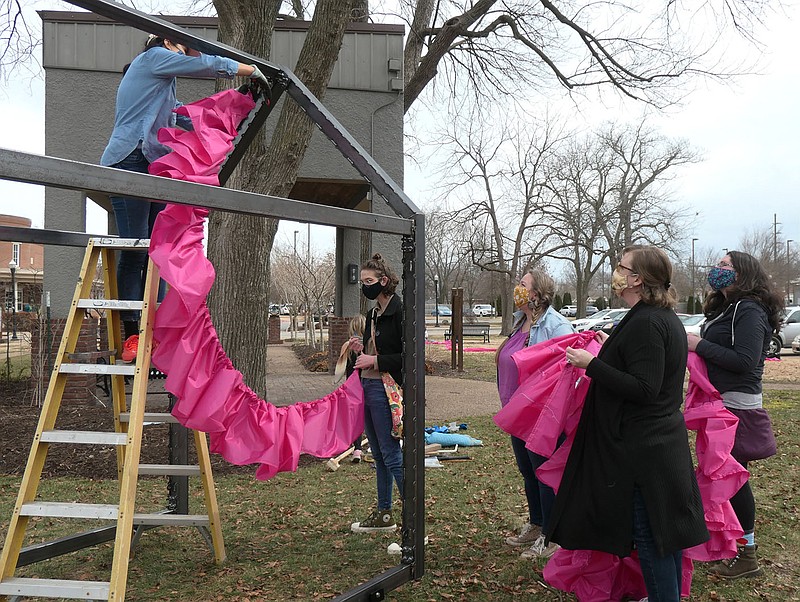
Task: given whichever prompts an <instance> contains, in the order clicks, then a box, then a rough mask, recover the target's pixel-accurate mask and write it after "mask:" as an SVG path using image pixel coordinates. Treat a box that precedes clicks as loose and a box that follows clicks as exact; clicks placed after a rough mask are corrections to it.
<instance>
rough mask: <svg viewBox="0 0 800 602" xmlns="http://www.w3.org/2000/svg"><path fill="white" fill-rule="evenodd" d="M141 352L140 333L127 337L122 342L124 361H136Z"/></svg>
mask: <svg viewBox="0 0 800 602" xmlns="http://www.w3.org/2000/svg"><path fill="white" fill-rule="evenodd" d="M138 352H139V335H138V334H134V335H131V336H129V337H128V338H127V339H125V342H124V343H122V361H123V362H126V363H131V362H135V361H136V354H137V353H138Z"/></svg>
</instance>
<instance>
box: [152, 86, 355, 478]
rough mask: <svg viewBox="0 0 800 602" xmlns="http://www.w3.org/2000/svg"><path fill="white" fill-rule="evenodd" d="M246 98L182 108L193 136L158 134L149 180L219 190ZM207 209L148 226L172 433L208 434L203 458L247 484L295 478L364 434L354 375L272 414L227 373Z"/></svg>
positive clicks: (217, 98)
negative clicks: (242, 472) (249, 470)
mask: <svg viewBox="0 0 800 602" xmlns="http://www.w3.org/2000/svg"><path fill="white" fill-rule="evenodd" d="M253 107H254V103H253V100H252V98H250V97H249V96H246V95H244V94H241V93H239V92H238V91H236V90H226V91H224V92H220V93H219V94H215V95H214V96H211V97H209V98H204V99H202V100H200V101H198V102H195V103H192V104H189V105H185V106H183V107H180V108H179V109H177V112H179V113H181V114H183V115H186V116H188V117H190V118H191V119H192V123H193V124H194V131H192V132H186V131H183V130H178V129H162V130H160V131H159V135H158V139H159V141H160V142H162V143H163V144H166V145H167V146H169V147H170V148H172V149H173V152H172V153H170V154H168V155H166V156H164V157H162V158H161V159H159V160H157V161H155V162H153V164H152V165H151V166H150V173H151V174H153V175H159V176H164V177H169V178H173V179H179V180H187V181H190V182H199V183H203V184H211V185H219V178H218V172H219V168H220V166H221V165H222V163H223V161H224V160H225V157H226V156H227V154H228V152H230V150H231V147H232V141H233V138H234V137H235V136H236V128H237V126H238V124H239V123H240V122H241V121H242V119H244V117H246V116H247V114H248V113H249V112H250V111H251V110H252V108H253ZM207 216H208V210H207V209H202V208H198V207H190V206H184V205H174V204H169V205H168V206H167V208H166V209H165V210H164V211H162V212H161V213H160V214H159V215H158V218H157V219H156V223H155V225H154V227H153V234H152V236H151V240H150V257H151V258H152V259H153V262H154V263H155V264H156V265H157V266H158V268H159V270H160V272H161V277H162V278H163V279H164V280H166V281H167V282H168V283H169V285H170V289H169V291H168V292H167V295H166V297H165V298H164V301H163V302H162V303H161V305H160V307H159V308H158V311H157V312H156V320H155V327H154V330H153V338H154V340H155V343H156V347H155V351H154V352H153V364H154V365H155V366H156V367H157V368H158V369H159V370H161V371H162V372H164V373H165V374H166V375H167V379H166V382H165V388H166V389H167V391H169V392H170V393H173V394H174V395H175V396H176V397H177V402H176V403H175V407H174V409H173V412H172V413H173V415H174V416H175V417H176V418H178V420H179V421H180V422H181V424H183V425H185V426H187V427H189V428H191V429H195V430H198V431H203V432H206V433H209V438H210V449H211V451H213V452H215V453H219V454H221V455H222V456H223V457H224V458H225V459H226V460H227V461H228V462H231V463H233V464H254V463H258V464H260V465H261V466H260V467H259V468H258V470H257V471H256V478H258V479H262V480H266V479H269V478H271V477H273V476H275V474H277V473H278V472H282V471H294V470H296V469H297V464H298V461H299V458H300V454H301V453H307V454H311V455H314V456H318V457H328V456H332V455H334V454H336V453H338V452H340V451H342V450H343V449H345V448H347V447H348V446H349V445H350V444H351V443H352V442H353V441H354V440H355V438H356V437H357V436H359V435H360V434H361V433H362V432H363V430H364V409H363V405H364V401H363V390H362V388H361V384H360V382H359V380H358V375H357V374H354V375H353V376H351V377H350V378H349V379H347V381H345V383H344V384H343V385H342V386H341V387H339V388H338V389H337V390H336V391H334V392H333V393H331V394H329V395H326V396H325V397H323V398H322V399H318V400H315V401H308V402H303V403H296V404H294V405H291V406H286V407H276V406H274V405H272V404H270V403H268V402H266V401H264V400H263V399H260V398H259V397H258V396H257V395H256V394H255V393H254V392H253V391H252V390H251V389H250V388H249V387H248V386H247V385H245V384H244V382H243V379H242V374H241V372H239V371H238V370H236V368H234V366H233V364H232V363H231V361H230V359H229V358H228V356H227V355H226V353H225V351H224V349H223V348H222V345H221V344H220V342H219V338H218V336H217V332H216V330H215V329H214V325H213V323H212V322H211V316H210V314H209V311H208V307H207V306H206V297H207V295H208V291H209V290H210V289H211V285H212V284H213V282H214V278H215V273H214V267H213V266H212V265H211V263H210V262H209V261H208V260H207V259H206V257H205V254H204V251H203V224H204V221H205V218H206V217H207Z"/></svg>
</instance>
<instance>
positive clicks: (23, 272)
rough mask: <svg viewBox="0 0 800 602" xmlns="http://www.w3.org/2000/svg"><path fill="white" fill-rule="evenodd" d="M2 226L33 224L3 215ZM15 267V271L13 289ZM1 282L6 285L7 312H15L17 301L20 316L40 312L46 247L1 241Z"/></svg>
mask: <svg viewBox="0 0 800 602" xmlns="http://www.w3.org/2000/svg"><path fill="white" fill-rule="evenodd" d="M0 226H12V227H14V228H30V227H31V220H30V219H28V218H27V217H18V216H15V215H0ZM12 262H13V263H12ZM12 266H13V267H14V278H13V280H14V283H13V286H12V278H11V268H12ZM0 278H1V279H2V282H3V298H4V303H3V308H4V309H5V310H6V311H11V309H12V303H13V299H14V298H16V302H17V307H16V310H17V311H18V312H22V311H35V310H36V309H38V307H39V305H40V303H41V300H42V282H43V279H44V247H43V246H42V245H34V244H30V243H24V242H23V243H19V242H8V241H0ZM14 289H16V291H14ZM14 293H16V294H14Z"/></svg>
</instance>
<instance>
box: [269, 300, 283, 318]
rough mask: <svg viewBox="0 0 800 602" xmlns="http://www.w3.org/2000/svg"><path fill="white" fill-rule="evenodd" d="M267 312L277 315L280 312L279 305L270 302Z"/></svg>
mask: <svg viewBox="0 0 800 602" xmlns="http://www.w3.org/2000/svg"><path fill="white" fill-rule="evenodd" d="M269 313H271V314H272V315H274V316H277V315H278V314H280V313H281V306H280V305H278V304H277V303H270V305H269Z"/></svg>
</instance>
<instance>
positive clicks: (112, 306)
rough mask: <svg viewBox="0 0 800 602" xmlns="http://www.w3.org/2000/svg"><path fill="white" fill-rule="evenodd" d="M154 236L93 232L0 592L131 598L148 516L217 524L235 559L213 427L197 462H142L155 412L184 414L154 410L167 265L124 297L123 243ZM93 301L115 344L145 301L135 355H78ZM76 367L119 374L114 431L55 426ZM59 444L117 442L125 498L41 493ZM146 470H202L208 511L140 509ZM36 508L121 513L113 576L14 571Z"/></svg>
mask: <svg viewBox="0 0 800 602" xmlns="http://www.w3.org/2000/svg"><path fill="white" fill-rule="evenodd" d="M149 243H150V241H149V240H140V239H119V238H93V239H91V240H90V242H89V245H88V246H87V248H86V254H85V256H84V259H83V265H82V267H81V273H80V277H79V279H78V284H77V286H76V287H75V295H74V297H73V300H72V305H71V307H70V311H69V315H68V317H67V321H66V323H65V325H64V335H63V337H62V339H61V345H60V347H59V350H58V355H57V356H56V360H55V365H54V366H53V372H52V375H51V378H50V384H49V386H48V388H47V394H46V395H45V398H44V403H43V405H42V411H41V416H40V418H39V424H38V426H37V427H36V434H35V435H34V438H33V444H32V445H31V451H30V455H29V457H28V463H27V465H26V467H25V473H24V475H23V477H22V483H21V484H20V490H19V495H18V497H17V502H16V504H15V506H14V511H13V514H12V517H11V521H10V524H9V527H8V532H7V534H6V538H5V543H4V545H3V552H2V555H1V556H0V600H3V599H5V597H11V598H12V599H13V598H15V597H18V596H20V597H21V596H30V597H44V598H73V599H75V598H77V599H84V600H124V599H125V588H126V584H127V577H128V563H129V558H130V554H131V541H132V539H133V537H134V528H135V527H136V529H137V531H136V533H137V534H138V532H139V531H138V529H140V528H142V527H143V526H153V525H178V526H193V527H201V528H203V529H207V532H208V533H209V534H210V537H209V538H210V545H211V547H212V549H213V552H214V560H215V561H216V562H217V563H221V562H223V561H224V560H225V546H224V542H223V539H222V529H221V526H220V518H219V508H218V505H217V498H216V491H215V488H214V480H213V476H212V474H211V462H210V458H209V454H208V443H207V441H206V436H205V434H204V433H200V432H197V431H195V432H194V440H195V445H196V448H197V457H198V465H196V466H192V465H174V464H166V465H154V464H139V457H140V451H141V446H142V431H143V429H144V426H145V422H147V423H154V422H162V423H163V422H174V419H173V417H172V416H171V415H170V414H166V413H147V412H145V402H146V396H147V384H148V377H149V373H150V356H151V353H152V342H153V321H154V316H155V309H156V301H157V294H158V282H159V276H158V269H157V268H156V267H155V266H154V265H153V263H152V261H149V260H148V267H147V278H146V282H145V287H144V299H143V300H142V301H126V300H119V299H117V298H116V297H117V279H116V257H115V251H116V250H141V251H143V252H146V250H147V248H148V246H149ZM98 264H99V265H101V266H102V271H103V280H104V298H103V299H92V298H90V295H91V291H92V284H93V280H94V276H95V273H96V270H97V266H98ZM87 309H95V310H106V311H107V312H108V315H109V318H110V319H109V320H108V345H109V348H110V349H112V350H115V349H116V350H120V349H121V348H122V341H121V337H120V332H121V328H120V327H121V321H120V316H119V312H120V311H124V310H138V311H141V321H140V325H141V326H140V332H139V350H138V355H137V357H136V364H135V365H126V364H120V363H117V361H116V357H115V354H114V353H111V354H110V358H109V362H108V364H98V363H76V362H75V361H71V360H75V359H77V358H80V356H81V354H75V347H76V344H77V342H78V336H79V334H80V330H81V322H82V321H83V316H84V312H85V310H87ZM69 374H102V375H107V376H109V377H110V379H111V398H112V405H113V411H114V431H113V432H110V431H109V432H92V431H65V430H57V429H56V428H55V427H56V421H57V417H58V412H59V409H60V407H61V399H62V396H63V393H64V388H65V385H66V382H67V378H68V375H69ZM126 376H128V377H130V376H132V377H133V386H132V392H131V397H130V408H128V406H127V399H126V394H125V377H126ZM54 444H67V445H103V446H108V445H111V446H114V447H116V450H117V473H118V478H119V484H120V487H119V504H118V505H115V504H91V503H76V502H62V501H41V500H40V499H38V498H37V493H38V489H39V482H40V480H41V476H42V470H43V468H44V464H45V460H46V458H47V452H48V449H49V447H50V446H51V445H54ZM140 474H147V475H167V476H175V475H179V476H191V475H195V476H199V477H200V478H201V480H202V485H203V490H204V494H205V510H206V514H199V515H189V514H174V513H165V512H163V511H162V512H157V513H152V514H145V513H137V512H136V487H137V481H138V476H139V475H140ZM32 517H56V518H65V519H78V520H80V519H84V520H97V519H105V520H109V521H115V522H116V539H115V541H114V558H113V562H112V566H111V576H110V579H109V581H108V582H105V581H78V580H64V579H36V578H24V577H14V573H15V571H16V569H17V563H18V561H19V555H20V551H21V549H22V544H23V541H24V539H25V533H26V529H27V528H28V523H29V521H30V519H31V518H32Z"/></svg>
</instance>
